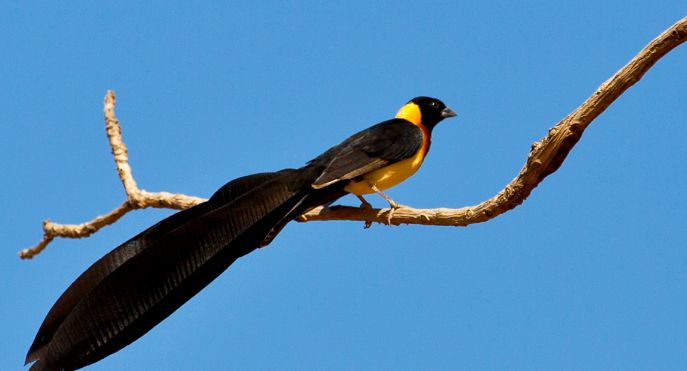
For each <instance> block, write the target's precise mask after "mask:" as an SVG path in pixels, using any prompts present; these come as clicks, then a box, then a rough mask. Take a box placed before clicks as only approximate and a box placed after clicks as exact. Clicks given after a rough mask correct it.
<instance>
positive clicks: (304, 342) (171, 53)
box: [0, 0, 687, 371]
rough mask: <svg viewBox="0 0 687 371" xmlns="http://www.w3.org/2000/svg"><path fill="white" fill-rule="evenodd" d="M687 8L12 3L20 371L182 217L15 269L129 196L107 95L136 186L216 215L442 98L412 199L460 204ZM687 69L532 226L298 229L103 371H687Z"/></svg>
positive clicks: (479, 194) (8, 175) (4, 27)
mask: <svg viewBox="0 0 687 371" xmlns="http://www.w3.org/2000/svg"><path fill="white" fill-rule="evenodd" d="M684 5H685V4H684V2H683V1H658V2H651V3H649V2H632V1H618V2H610V1H603V0H602V1H579V2H570V4H562V3H558V2H550V1H528V2H519V3H518V4H516V3H513V4H502V3H500V2H490V1H482V2H474V3H467V2H455V1H454V2H423V3H422V4H421V3H420V2H376V3H371V2H353V1H348V2H340V3H337V4H327V3H318V2H308V3H306V2H299V3H288V2H259V1H252V2H243V3H239V2H235V3H219V2H206V3H203V4H192V5H189V4H186V3H177V2H158V3H148V4H147V5H142V4H140V3H139V2H128V3H125V2H118V4H115V3H107V4H103V3H100V4H96V3H80V2H70V3H69V4H65V5H63V6H57V5H55V4H54V3H42V4H41V3H28V2H17V1H5V2H3V3H2V4H1V5H0V54H1V55H2V57H1V58H0V102H1V107H2V109H0V127H1V128H2V132H3V135H2V136H0V156H1V157H2V161H0V171H1V172H2V174H3V175H4V177H3V181H2V182H1V183H0V189H1V190H2V193H3V195H4V197H2V198H0V209H1V210H2V211H3V212H2V213H0V234H1V235H2V237H3V243H2V244H0V293H1V295H0V303H1V305H0V329H1V331H0V332H1V333H2V336H0V349H1V351H0V364H1V365H3V366H2V368H3V369H7V370H22V369H26V368H22V364H23V360H24V357H25V355H26V351H27V350H28V347H29V345H30V344H31V342H32V340H33V337H34V335H35V333H36V331H37V330H38V327H39V326H40V323H41V322H42V320H43V318H44V316H45V315H46V313H47V312H48V310H49V309H50V307H51V306H52V304H53V303H54V301H55V300H56V299H57V298H58V297H59V295H60V294H61V293H62V292H63V291H64V290H65V289H66V288H67V286H68V285H69V284H70V283H71V282H72V281H73V280H74V279H75V278H76V277H78V275H79V274H80V273H81V272H82V271H84V270H85V269H86V268H87V267H88V266H89V265H91V264H92V263H93V262H95V261H96V260H97V259H98V258H100V257H101V256H102V255H104V254H105V253H107V252H108V251H110V250H111V249H112V248H114V247H116V246H117V245H118V244H120V243H122V242H124V241H126V240H127V239H128V238H130V237H131V236H133V235H135V234H137V233H138V232H140V231H142V230H143V229H145V228H147V227H148V226H150V225H152V224H153V223H155V222H156V221H158V220H160V219H162V218H164V217H165V216H166V215H169V214H170V213H171V212H172V211H169V210H143V211H136V212H133V213H130V214H128V215H127V216H126V217H124V218H123V219H122V220H120V221H119V222H118V223H117V224H115V225H114V226H110V227H107V228H105V229H103V230H101V231H100V232H98V233H97V234H95V235H93V236H92V237H90V238H87V239H82V240H65V239H58V240H56V241H54V242H53V243H52V244H51V245H50V246H49V248H48V249H47V250H46V251H45V252H44V253H43V254H41V255H39V256H38V257H36V258H35V259H33V260H30V261H21V260H19V259H18V258H17V256H16V255H15V253H16V252H17V251H18V250H21V249H23V248H26V247H29V246H32V245H34V244H35V243H37V242H38V241H39V240H40V237H41V221H42V220H44V219H52V220H53V221H55V222H59V223H82V222H85V221H87V220H91V219H92V218H93V217H94V216H96V215H102V214H104V213H106V212H108V211H110V210H111V209H113V208H114V207H115V206H117V205H119V204H120V203H121V202H122V201H123V199H124V197H125V195H124V191H123V189H122V186H121V182H120V181H119V179H118V178H117V175H116V172H115V167H114V162H113V160H112V157H111V155H110V148H109V146H108V143H107V139H106V137H105V132H104V123H103V118H102V100H103V97H104V95H105V92H106V90H108V89H112V90H114V91H115V92H116V93H117V100H118V104H117V108H116V113H117V116H118V118H119V119H120V121H121V123H122V126H123V139H124V142H125V143H126V144H127V145H128V148H129V155H130V164H131V166H132V167H133V174H134V177H135V179H136V180H137V182H138V184H139V187H140V188H142V189H146V190H148V191H168V192H175V193H176V192H179V193H185V194H188V195H196V196H201V197H209V196H210V195H211V194H212V193H213V192H214V191H215V190H216V189H217V188H219V187H220V186H221V185H223V184H224V183H226V182H227V181H229V180H231V179H234V178H236V177H238V176H242V175H246V174H250V173H256V172H262V171H273V170H278V169H282V168H286V167H298V166H301V165H302V164H304V163H305V162H306V161H308V160H309V159H311V158H313V157H315V156H316V155H318V154H320V153H321V152H323V151H324V150H326V149H327V148H329V147H330V146H333V145H335V144H337V143H338V142H339V141H341V140H343V139H345V138H346V137H347V136H349V135H350V134H353V133H355V132H357V131H359V130H361V129H364V128H366V127H368V126H371V125H373V124H375V123H377V122H380V121H384V120H386V119H389V118H391V117H392V116H393V115H394V114H395V113H396V111H397V110H398V108H399V107H400V106H401V105H403V104H404V103H405V102H406V101H408V100H409V99H411V98H413V97H415V96H418V95H429V96H434V97H437V98H440V99H442V100H443V101H444V102H445V103H446V104H447V105H448V106H450V107H451V108H453V109H454V110H455V111H456V112H457V113H458V117H457V118H455V119H451V120H447V121H446V122H444V123H442V124H440V125H439V126H438V127H437V128H436V129H435V131H434V138H433V143H432V149H431V151H430V154H429V156H428V158H427V160H426V161H425V163H424V165H423V167H422V169H421V170H420V171H419V172H418V173H417V174H416V175H415V176H414V177H412V178H411V179H409V180H408V181H406V182H404V183H403V184H402V185H400V186H398V187H396V188H394V189H392V190H390V191H389V192H388V194H389V196H391V197H392V198H393V199H394V200H396V201H398V202H400V203H402V204H406V205H411V206H414V207H419V208H430V207H442V206H443V207H455V208H457V207H462V206H468V205H475V204H477V203H479V202H482V201H484V200H486V199H488V198H490V197H492V196H494V195H495V194H496V193H497V192H498V191H499V190H501V189H502V188H503V187H504V186H505V185H506V184H507V183H508V182H509V181H510V180H512V179H513V178H514V177H515V176H516V175H517V173H518V172H519V171H520V169H521V167H522V166H523V164H524V161H525V159H526V156H527V153H528V151H529V148H530V145H531V143H532V142H534V141H537V140H539V139H541V138H542V137H543V136H544V135H545V134H546V133H547V130H548V129H549V127H551V126H553V125H554V124H555V123H557V122H558V121H559V120H560V119H562V118H563V117H565V116H566V115H567V114H568V113H570V112H571V111H572V110H574V109H575V108H576V107H577V106H579V105H580V104H581V103H582V102H583V101H584V100H585V99H586V98H587V97H588V96H589V95H590V94H591V93H593V92H594V90H595V89H596V88H597V87H598V86H599V85H600V84H601V83H602V82H603V81H605V80H606V79H608V78H609V77H610V76H612V74H613V73H615V72H616V71H617V70H618V69H620V68H621V67H622V66H623V65H624V64H625V63H627V62H628V61H629V60H630V59H631V58H632V57H633V56H634V55H635V54H636V53H637V52H639V50H641V49H642V48H643V47H644V46H645V45H646V44H647V43H648V42H649V41H651V40H652V39H653V38H655V37H656V36H657V35H658V34H660V33H661V32H662V31H664V30H665V29H666V28H668V27H669V26H671V25H672V24H673V23H674V22H676V21H677V20H679V19H681V18H683V17H684V16H686V15H687V13H686V12H685V6H684ZM686 63H687V46H685V45H683V46H681V47H679V48H678V49H676V50H675V51H673V52H671V53H670V54H669V55H667V56H666V57H665V58H664V59H662V60H661V61H659V62H658V64H657V65H656V66H654V67H653V68H652V69H651V70H650V71H649V72H648V73H647V74H646V76H645V77H644V79H643V80H641V81H640V82H639V83H638V84H637V85H635V86H634V87H632V88H631V89H630V90H629V91H628V92H626V94H624V95H623V96H622V97H621V98H620V99H619V100H618V101H616V102H615V103H614V104H613V105H612V106H611V107H610V108H609V109H608V110H607V111H606V112H605V113H604V114H603V115H602V116H600V117H599V118H598V119H597V120H596V121H594V123H593V124H592V125H591V127H590V128H589V129H588V130H587V131H586V132H585V134H584V135H583V137H582V139H581V141H580V142H579V144H578V145H577V146H576V147H575V148H574V149H573V151H572V152H571V154H570V155H569V156H568V158H567V160H566V161H565V163H564V164H563V166H562V167H561V169H560V170H559V171H558V172H556V173H555V174H553V175H551V176H550V177H549V178H547V179H546V180H545V181H544V183H543V184H541V185H540V186H539V187H538V188H537V189H536V190H535V191H534V192H533V193H532V195H531V196H530V197H529V199H528V200H526V201H525V203H524V204H523V205H521V206H520V207H518V208H516V209H515V210H513V211H510V212H508V213H506V214H504V215H502V216H499V217H498V218H496V219H494V220H491V221H489V222H487V223H483V224H479V225H472V226H469V227H467V228H446V227H421V226H401V227H398V228H389V227H385V226H380V225H375V226H373V227H372V228H370V229H368V230H363V225H362V223H353V222H326V223H325V222H315V223H307V224H296V223H293V224H292V225H289V226H288V227H287V228H286V229H285V230H284V231H283V232H282V234H281V235H280V236H279V237H278V238H277V239H276V240H275V242H274V243H272V244H271V245H270V246H269V247H268V248H266V249H263V250H260V251H256V252H254V253H252V254H250V255H248V256H246V257H244V258H242V259H240V260H239V261H237V262H236V263H235V264H234V265H232V266H231V267H230V268H229V269H228V270H227V271H226V272H225V273H224V274H223V275H222V276H220V277H219V278H218V279H217V280H216V281H215V282H213V283H212V284H211V285H210V286H209V287H207V288H206V289H205V290H204V291H202V292H201V293H200V294H198V295H197V296H196V297H195V298H194V299H193V300H191V301H190V302H189V303H187V304H186V305H185V306H183V307H182V308H181V309H180V310H178V311H177V312H176V313H174V314H173V315H172V316H171V317H170V318H168V319H167V320H166V321H164V322H163V323H162V324H161V325H159V326H158V327H156V328H155V329H153V330H152V331H151V332H150V333H148V334H147V335H145V336H144V337H143V338H141V339H140V340H139V341H137V342H135V343H134V344H132V345H131V346H129V347H127V348H125V349H124V350H122V351H120V352H119V353H117V354H115V355H113V356H110V357H109V358H107V359H105V360H103V361H101V362H99V363H97V364H95V365H93V366H90V367H89V368H88V370H93V371H95V370H121V369H140V370H205V369H218V368H219V369H227V370H228V369H235V370H294V369H298V370H323V369H325V370H390V369H394V370H442V369H443V370H580V369H585V370H608V369H626V370H648V369H660V370H684V369H685V367H687V331H686V330H687V313H686V312H685V310H684V308H685V307H687V285H686V283H687V228H686V227H685V216H684V210H685V208H687V201H686V199H685V197H684V189H685V188H686V187H687V177H686V176H685V174H686V173H687V165H686V164H685V161H684V160H683V158H684V157H685V137H687V126H686V125H685V122H686V121H687V103H685V97H686V96H687V72H685V68H684V67H685V64H686ZM369 199H370V201H372V203H373V204H374V205H376V206H379V207H382V206H384V204H385V203H384V201H383V200H381V199H379V198H376V197H371V198H369ZM341 202H342V203H345V204H351V205H358V201H357V200H356V199H355V198H352V197H347V198H344V199H342V200H341Z"/></svg>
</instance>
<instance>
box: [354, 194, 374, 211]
mask: <svg viewBox="0 0 687 371" xmlns="http://www.w3.org/2000/svg"><path fill="white" fill-rule="evenodd" d="M355 197H358V199H359V200H360V202H361V204H360V208H361V209H371V208H372V205H371V204H370V203H369V202H367V200H366V199H364V198H363V196H358V195H355Z"/></svg>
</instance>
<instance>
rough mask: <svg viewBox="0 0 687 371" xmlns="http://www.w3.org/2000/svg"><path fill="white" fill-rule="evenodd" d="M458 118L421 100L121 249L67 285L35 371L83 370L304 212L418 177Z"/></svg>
mask: <svg viewBox="0 0 687 371" xmlns="http://www.w3.org/2000/svg"><path fill="white" fill-rule="evenodd" d="M455 115H456V113H455V112H453V111H452V110H451V109H450V108H448V107H446V106H445V105H444V103H442V102H441V101H439V100H437V99H433V98H427V97H418V98H415V99H413V100H411V101H410V102H408V103H407V104H406V105H405V106H403V107H402V108H401V110H400V111H399V112H398V114H397V115H396V118H394V119H392V120H389V121H385V122H382V123H380V124H377V125H375V126H372V127H370V128H369V129H366V130H363V131H361V132H359V133H357V134H355V135H353V136H351V137H350V138H348V139H346V140H344V141H343V142H341V143H340V144H339V145H337V146H335V147H332V148H331V149H329V150H328V151H326V152H325V153H323V154H321V155H320V156H318V157H316V158H314V159H312V160H311V161H310V162H308V163H307V164H306V166H304V167H302V168H300V169H285V170H282V171H278V172H274V173H261V174H255V175H249V176H246V177H243V178H238V179H235V180H232V181H231V182H229V183H227V184H226V185H225V186H223V187H222V188H220V189H219V190H218V191H217V192H216V193H215V194H214V195H213V196H212V197H211V198H210V200H208V201H207V202H204V203H201V204H199V205H196V206H194V207H192V208H189V209H187V210H184V211H181V212H178V213H176V214H174V215H171V216H170V217H168V218H166V219H164V220H162V221H161V222H159V223H157V224H155V225H154V226H152V227H150V228H148V229H147V230H145V231H144V232H142V233H141V234H139V235H138V236H136V237H134V238H132V239H130V240H129V241H127V242H125V243H123V244H122V245H120V246H118V247H117V248H115V249H114V250H112V251H111V252H109V253H108V254H107V255H105V256H104V257H102V258H101V259H100V260H98V261H97V262H96V263H95V264H93V265H92V266H91V267H90V268H88V269H87V270H86V271H85V272H84V273H83V274H81V276H79V278H77V279H76V281H74V283H72V284H71V286H69V288H68V289H67V291H65V292H64V293H63V294H62V296H60V298H59V299H58V300H57V302H56V303H55V305H53V307H52V309H50V312H49V313H48V315H47V316H46V318H45V320H44V321H43V324H42V325H41V327H40V329H39V330H38V334H37V335H36V338H35V340H34V341H33V344H32V345H31V348H30V349H29V352H28V354H27V356H26V364H28V363H30V362H33V361H36V362H35V363H34V364H33V365H32V366H31V369H30V371H42V370H59V371H62V370H65V371H68V370H76V369H79V368H81V367H84V366H87V365H90V364H92V363H95V362H97V361H99V360H101V359H103V358H105V357H107V356H108V355H110V354H112V353H115V352H117V351H119V350H120V349H122V348H124V347H125V346H127V345H129V344H131V343H132V342H133V341H135V340H136V339H138V338H139V337H141V336H143V335H144V334H145V333H146V332H148V331H150V329H152V328H153V327H155V326H156V325H157V324H158V323H160V322H161V321H162V320H164V319H165V318H167V317H168V316H169V315H170V314H172V313H173V312H174V311H175V310H177V309H178V308H179V307H180V306H181V305H183V304H184V303H185V302H186V301H188V300H189V299H191V298H192V297H193V296H194V295H195V294H197V293H198V292H199V291H200V290H202V289H203V288H204V287H205V286H207V285H208V284H209V283H210V282H212V280H214V279H215V278H217V276H219V275H220V274H221V273H222V272H223V271H224V270H225V269H227V267H229V266H230V265H231V264H232V263H233V262H234V261H235V260H236V259H238V258H240V257H242V256H244V255H246V254H248V253H249V252H251V251H253V250H255V249H257V248H259V247H264V246H267V245H268V244H269V243H270V242H271V241H272V239H273V238H274V237H275V236H276V235H277V234H278V233H279V232H280V231H281V229H282V228H283V227H284V226H285V225H286V223H288V222H289V221H291V220H293V219H294V218H296V217H297V216H299V215H301V214H303V213H305V212H306V211H308V210H310V209H312V208H314V207H317V206H320V205H327V204H330V203H332V202H333V201H335V200H336V199H338V198H340V197H342V196H344V195H346V194H348V193H352V194H354V195H356V196H358V197H359V198H360V200H361V201H362V202H363V206H364V205H369V204H367V202H366V201H365V199H363V198H362V196H363V195H365V194H371V193H378V194H380V195H381V196H382V197H384V199H386V200H387V201H388V202H389V204H390V205H391V207H392V210H394V209H395V208H398V207H399V205H398V204H396V203H395V202H394V201H392V200H391V199H390V198H388V197H387V196H385V195H384V194H383V193H382V191H383V190H385V189H388V188H390V187H393V186H395V185H396V184H399V183H401V182H402V181H404V180H405V179H407V178H408V177H409V176H411V175H413V174H414V173H415V172H416V171H417V169H418V168H419V167H420V165H421V164H422V161H423V160H424V158H425V156H426V155H427V152H428V151H429V146H430V140H431V133H432V129H433V128H434V126H435V125H436V124H438V123H439V122H440V121H441V120H443V119H445V118H448V117H453V116H455Z"/></svg>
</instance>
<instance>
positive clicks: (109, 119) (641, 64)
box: [19, 18, 687, 258]
mask: <svg viewBox="0 0 687 371" xmlns="http://www.w3.org/2000/svg"><path fill="white" fill-rule="evenodd" d="M685 40H687V18H683V19H682V20H680V21H679V22H677V23H676V24H675V25H673V26H672V27H671V28H669V29H668V30H666V31H665V32H663V33H662V34H661V35H660V36H659V37H657V38H656V39H655V40H653V41H652V42H651V43H649V45H648V46H647V47H645V48H644V49H643V50H642V51H641V52H640V53H639V54H638V55H637V56H636V57H635V58H633V59H632V60H631V61H630V63H628V64H627V65H626V66H625V67H623V68H622V69H621V70H620V71H618V72H617V73H616V74H615V75H614V76H613V77H611V78H610V79H609V80H608V81H606V82H605V83H603V84H601V86H600V87H599V88H598V89H597V91H596V92H595V93H594V94H593V95H592V96H591V97H590V98H589V99H587V100H586V101H585V102H584V103H583V104H582V105H581V106H580V107H579V108H578V109H576V110H575V111H573V112H572V113H571V114H570V115H568V117H566V118H565V119H563V120H562V121H561V122H559V123H558V124H557V125H556V126H554V127H553V128H551V129H549V133H548V135H546V136H545V137H544V138H543V139H542V140H541V141H539V142H535V143H533V144H532V148H531V149H530V153H529V155H528V157H527V161H526V162H525V166H524V167H523V168H522V170H521V171H520V174H518V176H517V177H516V178H515V179H513V181H512V182H511V183H510V184H508V185H507V186H506V188H504V189H503V190H502V191H501V192H499V193H498V194H497V195H496V196H494V197H493V198H491V199H489V200H487V201H484V202H482V203H481V204H479V205H477V206H472V207H464V208H460V209H447V208H439V209H413V208H410V207H401V208H399V209H396V211H395V213H394V215H393V217H392V218H391V219H390V220H388V215H389V213H390V209H373V208H358V207H347V206H332V207H331V208H321V207H319V208H316V209H313V210H311V211H309V212H307V213H305V214H304V215H301V216H299V217H298V218H296V220H297V221H299V222H307V221H317V220H319V221H322V220H351V221H364V222H366V223H371V222H378V223H385V224H386V223H389V224H396V225H398V224H403V223H406V224H422V225H443V226H467V225H469V224H474V223H481V222H485V221H487V220H490V219H493V218H495V217H496V216H498V215H500V214H503V213H504V212H506V211H508V210H511V209H513V208H515V207H516V206H518V205H520V204H522V202H523V201H524V200H525V199H526V198H527V197H528V196H529V195H530V193H531V192H532V190H533V189H534V188H536V187H537V186H538V185H539V183H541V182H542V181H543V180H544V178H546V177H547V176H548V175H550V174H552V173H553V172H555V171H556V170H558V168H559V167H560V166H561V164H562V163H563V160H565V158H566V156H567V155H568V153H570V150H572V148H573V147H574V146H575V144H577V142H578V141H579V140H580V137H581V136H582V133H583V132H584V130H585V129H586V128H587V127H588V126H589V124H590V123H591V122H592V121H593V120H594V119H596V118H597V117H598V116H599V115H600V114H601V113H603V112H604V111H605V110H606V108H607V107H608V106H609V105H610V104H611V103H613V102H614V101H615V100H616V99H617V98H618V97H619V96H620V95H621V94H623V93H624V92H625V91H626V90H627V89H628V88H629V87H630V86H632V85H634V84H635V83H636V82H637V81H639V80H640V79H641V78H642V76H644V74H645V73H646V71H648V70H649V69H650V68H651V67H652V66H653V65H654V64H655V63H656V62H657V61H658V60H659V59H661V58H662V57H663V56H664V55H666V54H667V53H668V52H670V51H671V50H673V49H674V48H675V47H677V46H678V45H680V44H682V43H683V42H685ZM114 104H115V97H114V93H113V92H112V91H108V92H107V95H106V97H105V109H104V111H105V122H106V128H107V135H108V138H109V139H110V145H111V146H112V153H113V154H114V156H115V162H116V164H117V172H118V174H119V177H120V179H121V180H122V183H123V184H124V189H125V190H126V193H127V199H126V201H125V202H124V203H123V204H122V205H121V206H119V207H118V208H116V209H115V210H113V211H112V212H110V213H109V214H107V215H105V216H100V217H97V218H95V219H94V220H92V221H90V222H88V223H84V224H79V225H60V224H56V223H52V222H50V221H46V222H44V223H43V230H44V235H43V239H42V240H41V242H40V243H39V244H38V245H36V246H34V247H32V248H30V249H26V250H23V251H21V252H19V256H20V257H21V258H31V257H33V256H34V255H36V254H38V253H39V252H41V251H42V250H43V249H44V248H45V247H46V246H47V245H48V244H49V243H50V242H51V241H52V240H53V238H54V237H69V238H81V237H86V236H89V235H90V234H92V233H94V232H96V231H97V230H99V229H100V228H102V227H103V226H105V225H108V224H112V223H114V222H115V221H117V220H118V219H119V218H121V217H122V216H123V215H124V214H126V213H127V212H129V211H131V210H133V209H141V208H146V207H155V208H169V209H178V210H181V209H185V208H188V207H191V206H193V205H196V204H198V203H200V202H203V201H205V199H202V198H198V197H191V196H185V195H181V194H175V195H173V194H170V193H166V192H160V193H149V192H146V191H143V190H139V189H138V187H137V186H136V182H135V181H134V179H133V177H132V176H131V167H129V164H128V156H127V150H126V146H125V145H124V143H123V142H122V138H121V134H120V133H121V128H120V126H119V122H118V121H117V119H116V118H115V116H114Z"/></svg>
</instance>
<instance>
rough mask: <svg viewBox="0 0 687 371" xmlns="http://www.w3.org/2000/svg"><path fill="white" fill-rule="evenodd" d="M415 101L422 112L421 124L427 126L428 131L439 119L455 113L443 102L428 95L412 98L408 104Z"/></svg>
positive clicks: (453, 115) (452, 115)
mask: <svg viewBox="0 0 687 371" xmlns="http://www.w3.org/2000/svg"><path fill="white" fill-rule="evenodd" d="M411 103H415V104H416V105H417V106H418V108H420V113H421V114H422V124H423V125H425V126H426V127H427V129H429V130H430V131H431V130H432V129H433V128H434V127H435V126H436V125H437V124H438V123H439V122H441V120H443V119H446V118H449V117H455V116H456V113H455V112H453V110H452V109H450V108H448V107H446V105H445V104H444V102H442V101H440V100H438V99H434V98H429V97H417V98H413V99H412V100H411V101H410V102H408V104H411Z"/></svg>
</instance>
